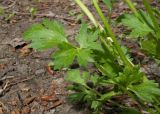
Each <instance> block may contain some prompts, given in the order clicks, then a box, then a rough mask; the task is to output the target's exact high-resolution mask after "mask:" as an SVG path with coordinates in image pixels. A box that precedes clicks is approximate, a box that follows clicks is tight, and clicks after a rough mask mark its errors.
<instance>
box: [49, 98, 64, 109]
mask: <svg viewBox="0 0 160 114" xmlns="http://www.w3.org/2000/svg"><path fill="white" fill-rule="evenodd" d="M62 103H63V101H61V100H58V101H56V102H54V103H53V104H52V106H50V107H49V108H48V109H47V110H51V109H53V108H56V107H57V106H60V105H61V104H62Z"/></svg>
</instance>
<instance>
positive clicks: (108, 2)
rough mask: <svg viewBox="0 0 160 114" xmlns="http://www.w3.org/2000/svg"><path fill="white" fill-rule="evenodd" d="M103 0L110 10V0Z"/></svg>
mask: <svg viewBox="0 0 160 114" xmlns="http://www.w3.org/2000/svg"><path fill="white" fill-rule="evenodd" d="M103 2H104V3H105V5H106V6H107V7H108V9H109V10H110V11H111V10H112V2H111V0H103Z"/></svg>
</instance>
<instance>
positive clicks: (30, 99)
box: [23, 97, 35, 105]
mask: <svg viewBox="0 0 160 114" xmlns="http://www.w3.org/2000/svg"><path fill="white" fill-rule="evenodd" d="M34 99H35V97H29V98H26V99H25V100H24V101H23V104H24V105H29V104H30V103H32V102H33V101H34Z"/></svg>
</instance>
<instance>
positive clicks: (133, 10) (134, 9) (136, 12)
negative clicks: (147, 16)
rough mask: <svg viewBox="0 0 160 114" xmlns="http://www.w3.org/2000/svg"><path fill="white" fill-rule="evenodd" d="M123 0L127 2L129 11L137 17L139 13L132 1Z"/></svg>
mask: <svg viewBox="0 0 160 114" xmlns="http://www.w3.org/2000/svg"><path fill="white" fill-rule="evenodd" d="M124 1H125V2H126V3H127V4H128V6H129V8H130V9H131V11H132V12H133V13H134V15H135V16H136V17H137V18H139V13H138V11H137V9H136V8H135V6H134V4H133V2H132V1H131V0H124Z"/></svg>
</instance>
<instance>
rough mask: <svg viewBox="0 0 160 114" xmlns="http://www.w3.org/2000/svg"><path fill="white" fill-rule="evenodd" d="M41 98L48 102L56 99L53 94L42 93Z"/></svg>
mask: <svg viewBox="0 0 160 114" xmlns="http://www.w3.org/2000/svg"><path fill="white" fill-rule="evenodd" d="M41 100H42V101H48V102H50V101H56V100H58V99H57V98H56V97H55V96H49V95H44V96H42V97H41Z"/></svg>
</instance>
